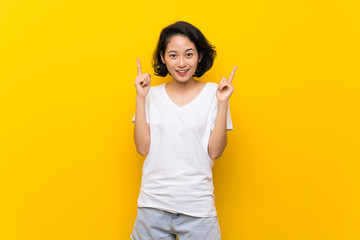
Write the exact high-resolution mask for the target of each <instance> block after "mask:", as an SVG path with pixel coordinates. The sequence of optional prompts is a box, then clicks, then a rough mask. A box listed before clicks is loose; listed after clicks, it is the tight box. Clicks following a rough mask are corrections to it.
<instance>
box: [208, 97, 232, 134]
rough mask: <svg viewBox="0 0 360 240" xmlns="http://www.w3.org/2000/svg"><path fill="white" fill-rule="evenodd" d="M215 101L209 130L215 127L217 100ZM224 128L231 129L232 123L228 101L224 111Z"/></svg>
mask: <svg viewBox="0 0 360 240" xmlns="http://www.w3.org/2000/svg"><path fill="white" fill-rule="evenodd" d="M214 102H215V104H214V105H215V106H214V107H213V111H212V118H211V121H212V124H211V131H212V130H214V127H215V121H216V116H217V101H214ZM226 129H228V130H233V129H234V128H233V125H232V121H231V115H230V104H229V102H228V107H227V112H226Z"/></svg>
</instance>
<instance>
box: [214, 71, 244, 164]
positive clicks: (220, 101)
mask: <svg viewBox="0 0 360 240" xmlns="http://www.w3.org/2000/svg"><path fill="white" fill-rule="evenodd" d="M236 68H237V66H235V67H234V69H233V71H232V73H231V75H230V77H229V80H228V79H226V78H224V77H223V78H222V79H221V81H220V83H219V85H218V88H217V91H216V99H217V115H216V119H215V126H214V130H213V131H212V132H211V133H210V139H209V145H208V152H209V156H210V157H211V158H212V159H216V158H219V157H221V155H222V154H223V152H224V150H225V147H226V144H227V131H226V125H227V119H226V117H227V108H228V104H229V98H230V96H231V94H232V93H233V92H234V86H233V85H232V83H231V82H232V80H233V78H234V75H235V70H236Z"/></svg>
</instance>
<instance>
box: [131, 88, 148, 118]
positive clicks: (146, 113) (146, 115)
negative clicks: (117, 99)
mask: <svg viewBox="0 0 360 240" xmlns="http://www.w3.org/2000/svg"><path fill="white" fill-rule="evenodd" d="M149 93H150V92H149ZM149 93H148V95H147V96H146V99H145V118H146V123H148V124H149V123H150V121H149ZM131 121H132V122H133V123H135V114H134V116H133V118H132V120H131Z"/></svg>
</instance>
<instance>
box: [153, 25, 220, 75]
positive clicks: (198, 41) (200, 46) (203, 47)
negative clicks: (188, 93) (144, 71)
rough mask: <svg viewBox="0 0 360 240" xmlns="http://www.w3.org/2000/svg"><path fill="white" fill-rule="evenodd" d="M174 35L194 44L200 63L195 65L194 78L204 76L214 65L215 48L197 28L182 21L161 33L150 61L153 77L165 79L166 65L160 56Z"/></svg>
mask: <svg viewBox="0 0 360 240" xmlns="http://www.w3.org/2000/svg"><path fill="white" fill-rule="evenodd" d="M175 35H183V36H185V37H187V38H189V40H190V41H191V42H193V43H194V45H195V47H196V50H197V51H198V54H199V57H200V56H201V61H200V62H199V63H198V65H197V68H196V71H195V74H194V76H195V77H201V76H202V75H204V74H205V73H206V72H207V71H208V70H209V69H210V68H211V67H212V65H213V63H214V59H215V57H216V51H215V46H213V45H211V44H210V42H209V41H208V40H207V39H206V38H205V36H204V35H203V34H202V33H201V31H200V30H199V29H198V28H197V27H195V26H193V25H191V24H190V23H188V22H184V21H178V22H176V23H174V24H171V25H169V26H167V27H165V28H164V29H163V30H162V31H161V33H160V38H159V42H158V44H157V47H156V50H155V52H154V55H153V59H152V65H153V67H154V71H155V75H157V76H161V77H165V76H166V75H167V74H168V70H167V68H166V65H165V64H164V63H163V62H162V61H161V56H160V54H161V52H162V53H163V57H164V55H165V50H166V46H167V44H168V43H169V42H170V39H171V37H173V36H175ZM169 74H170V73H169Z"/></svg>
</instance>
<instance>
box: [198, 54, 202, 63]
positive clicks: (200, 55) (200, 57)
mask: <svg viewBox="0 0 360 240" xmlns="http://www.w3.org/2000/svg"><path fill="white" fill-rule="evenodd" d="M201 59H202V53H200V54H199V60H198V62H201Z"/></svg>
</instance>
